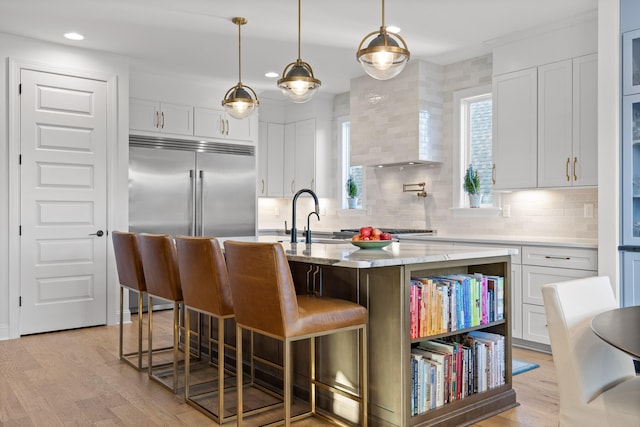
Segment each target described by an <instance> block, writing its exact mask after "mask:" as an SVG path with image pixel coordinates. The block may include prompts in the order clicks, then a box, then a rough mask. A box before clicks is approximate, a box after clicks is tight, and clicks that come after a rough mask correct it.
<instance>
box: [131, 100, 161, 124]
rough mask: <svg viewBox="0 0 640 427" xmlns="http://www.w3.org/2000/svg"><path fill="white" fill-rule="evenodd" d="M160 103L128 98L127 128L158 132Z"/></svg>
mask: <svg viewBox="0 0 640 427" xmlns="http://www.w3.org/2000/svg"><path fill="white" fill-rule="evenodd" d="M159 123H160V103H159V102H157V101H150V100H147V99H138V98H131V99H130V100H129V128H130V129H132V130H142V131H146V132H160V128H159Z"/></svg>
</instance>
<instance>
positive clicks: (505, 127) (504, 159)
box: [493, 68, 538, 189]
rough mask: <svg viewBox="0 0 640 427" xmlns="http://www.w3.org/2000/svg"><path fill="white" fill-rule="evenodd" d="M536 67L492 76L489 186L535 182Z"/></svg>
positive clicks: (512, 186)
mask: <svg viewBox="0 0 640 427" xmlns="http://www.w3.org/2000/svg"><path fill="white" fill-rule="evenodd" d="M536 88H537V70H536V69H535V68H534V69H528V70H523V71H516V72H514V73H508V74H503V75H501V76H496V77H494V79H493V117H494V120H493V121H494V123H493V159H494V166H493V187H494V189H515V188H532V187H535V186H536V183H537V181H536V180H537V177H536V173H537V172H536V167H537V163H536V144H537V138H538V134H537V132H538V128H537V123H538V116H537V114H538V109H537V105H538V102H537V91H536Z"/></svg>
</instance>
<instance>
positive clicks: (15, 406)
mask: <svg viewBox="0 0 640 427" xmlns="http://www.w3.org/2000/svg"><path fill="white" fill-rule="evenodd" d="M167 317H168V316H167ZM154 324H155V325H156V326H161V325H164V326H165V327H167V326H169V322H167V321H166V319H161V318H160V316H158V317H156V316H154ZM133 328H134V325H127V327H126V329H127V334H128V335H127V336H128V338H132V334H131V331H132V330H134V329H133ZM157 331H158V330H157ZM161 335H162V337H160V336H161ZM156 338H158V341H157V342H158V344H159V345H162V344H168V343H170V341H169V334H167V333H162V334H161V333H158V332H156V331H154V340H156ZM160 338H162V339H160ZM133 342H134V341H133V340H132V339H130V340H128V344H127V346H128V349H133V348H134V346H133ZM125 348H127V347H125ZM513 355H514V357H515V358H517V359H520V360H525V361H528V362H534V363H538V364H539V365H540V368H538V369H534V370H532V371H529V372H525V373H523V374H520V375H517V376H515V377H514V380H513V384H514V388H515V390H516V393H517V400H518V402H519V403H520V406H518V407H517V408H514V409H511V410H509V411H506V412H503V413H501V414H499V415H497V416H494V417H492V418H489V419H487V420H484V421H482V422H479V423H477V424H475V426H479V427H504V426H527V427H545V426H549V427H551V426H557V423H558V389H557V385H556V382H555V373H554V370H553V361H552V358H551V355H549V354H544V353H538V352H534V351H529V350H524V349H518V348H514V350H513ZM278 415H279V414H278ZM265 420H266V417H265V416H254V417H252V418H250V419H249V420H246V422H245V425H247V426H257V425H260V424H262V423H264V422H265ZM215 425H217V424H215V423H214V422H213V421H211V420H210V419H209V418H207V417H206V416H204V415H203V414H201V413H200V412H198V411H197V410H196V409H194V408H192V407H191V406H189V405H187V404H186V403H184V402H183V401H182V399H181V398H179V397H178V396H176V395H174V394H173V393H171V392H170V391H169V390H167V389H165V388H163V387H162V386H161V385H159V384H158V383H156V382H153V381H149V379H148V376H147V374H146V373H139V372H137V371H136V370H134V369H133V368H131V367H130V366H129V365H127V364H126V363H124V362H121V361H120V360H119V359H118V327H117V326H101V327H94V328H86V329H77V330H71V331H64V332H55V333H49V334H40V335H32V336H25V337H22V338H20V339H16V340H9V341H0V426H7V427H9V426H20V427H23V426H38V427H39V426H47V427H49V426H215ZM226 425H235V421H234V422H231V423H228V424H226ZM319 425H326V423H324V422H321V421H318V420H315V419H312V420H305V421H302V422H299V423H296V426H303V427H304V426H319Z"/></svg>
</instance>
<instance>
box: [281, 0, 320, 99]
mask: <svg viewBox="0 0 640 427" xmlns="http://www.w3.org/2000/svg"><path fill="white" fill-rule="evenodd" d="M320 84H321V82H320V80H318V79H316V78H315V77H314V76H313V69H312V68H311V65H309V64H307V63H306V62H303V61H302V60H301V59H300V0H298V59H297V60H296V61H295V62H292V63H290V64H289V65H287V66H286V67H284V70H283V71H282V78H281V79H280V80H278V87H279V88H280V90H281V91H282V93H283V94H284V95H285V96H286V97H287V98H289V100H291V101H293V102H295V103H303V102H307V101H309V100H310V99H311V98H312V97H313V94H314V93H316V91H317V90H318V88H319V87H320Z"/></svg>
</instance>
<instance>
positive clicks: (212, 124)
mask: <svg viewBox="0 0 640 427" xmlns="http://www.w3.org/2000/svg"><path fill="white" fill-rule="evenodd" d="M193 110H194V122H195V123H194V126H193V134H194V135H195V136H200V137H203V138H222V137H223V135H224V133H223V130H225V129H226V128H225V125H226V124H225V123H224V122H223V114H224V113H223V111H222V110H216V109H213V108H201V107H195V108H194V109H193Z"/></svg>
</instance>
